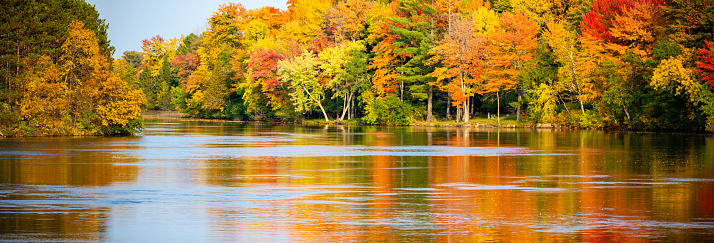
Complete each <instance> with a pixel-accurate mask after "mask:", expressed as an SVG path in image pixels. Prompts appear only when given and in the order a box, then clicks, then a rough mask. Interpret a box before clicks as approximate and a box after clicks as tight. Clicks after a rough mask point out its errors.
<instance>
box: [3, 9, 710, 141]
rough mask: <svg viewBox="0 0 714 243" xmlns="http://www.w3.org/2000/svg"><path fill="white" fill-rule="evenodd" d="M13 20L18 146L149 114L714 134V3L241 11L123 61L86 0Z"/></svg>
mask: <svg viewBox="0 0 714 243" xmlns="http://www.w3.org/2000/svg"><path fill="white" fill-rule="evenodd" d="M5 2H8V1H5ZM15 2H17V3H15ZM21 3H22V4H26V5H25V6H22V4H21ZM17 5H20V7H14V6H17ZM40 8H44V9H43V10H39V9H40ZM67 8H70V9H74V10H76V11H61V10H62V9H67ZM3 11H4V12H5V13H3V14H2V16H3V17H2V18H8V19H7V20H3V23H2V30H0V31H1V32H0V64H3V65H2V67H1V68H0V70H1V71H0V72H1V73H0V76H2V81H3V82H2V84H0V85H1V87H2V93H0V105H1V106H2V108H0V109H1V110H0V116H2V117H1V119H2V121H0V122H1V124H0V131H2V132H3V133H4V134H20V135H23V134H24V135H32V134H35V135H37V134H39V135H62V134H115V133H126V132H135V131H138V130H141V127H142V125H141V122H142V121H141V115H140V112H141V110H176V111H179V112H181V113H182V114H183V115H184V116H187V117H196V118H211V119H235V120H246V121H274V122H300V121H304V120H321V121H326V122H347V121H356V122H358V123H361V124H386V125H408V124H414V123H415V122H427V123H430V122H437V121H453V122H456V123H469V121H470V119H473V118H475V117H482V118H483V117H488V116H491V115H494V116H495V119H496V122H497V123H499V124H500V122H501V119H502V117H503V116H504V115H509V116H511V117H515V119H516V120H517V122H518V123H519V124H521V125H523V126H531V125H535V124H539V123H547V124H557V125H560V126H563V127H571V128H599V129H620V130H651V131H687V132H714V94H713V93H712V92H713V91H714V62H713V60H712V58H713V57H714V54H713V53H712V51H713V50H714V45H713V44H712V42H711V41H712V40H713V39H714V38H713V37H714V36H713V34H714V0H554V1H550V0H531V1H524V0H486V1H482V0H402V1H371V0H290V1H288V3H287V10H280V9H278V8H274V7H269V6H266V7H261V8H256V9H246V8H245V7H244V6H243V5H241V4H237V3H228V4H224V5H221V6H220V7H219V9H217V10H216V12H214V13H213V15H212V16H210V18H208V27H207V29H206V30H205V31H203V32H202V33H191V34H188V35H185V36H181V37H180V38H163V37H161V36H159V35H157V36H154V37H149V38H147V39H145V40H143V42H142V48H141V50H140V51H139V50H137V51H127V52H124V53H123V55H122V57H121V58H120V59H117V60H114V59H113V58H112V57H111V55H112V53H113V49H112V47H111V46H110V45H109V41H108V40H107V38H106V24H105V23H104V20H102V19H100V18H99V16H98V14H97V13H96V11H95V10H94V9H93V7H92V6H90V5H88V4H86V3H84V2H82V1H72V0H45V1H9V3H3Z"/></svg>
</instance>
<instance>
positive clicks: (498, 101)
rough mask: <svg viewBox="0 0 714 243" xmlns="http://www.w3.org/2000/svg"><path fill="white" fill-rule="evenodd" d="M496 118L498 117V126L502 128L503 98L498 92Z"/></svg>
mask: <svg viewBox="0 0 714 243" xmlns="http://www.w3.org/2000/svg"><path fill="white" fill-rule="evenodd" d="M496 116H497V117H498V118H497V122H498V126H499V127H500V126H501V98H500V96H499V95H498V91H496Z"/></svg>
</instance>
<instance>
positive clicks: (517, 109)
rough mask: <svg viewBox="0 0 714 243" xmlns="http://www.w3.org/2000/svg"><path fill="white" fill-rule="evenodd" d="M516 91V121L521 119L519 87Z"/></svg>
mask: <svg viewBox="0 0 714 243" xmlns="http://www.w3.org/2000/svg"><path fill="white" fill-rule="evenodd" d="M516 91H518V107H517V108H516V121H520V120H521V89H519V88H516Z"/></svg>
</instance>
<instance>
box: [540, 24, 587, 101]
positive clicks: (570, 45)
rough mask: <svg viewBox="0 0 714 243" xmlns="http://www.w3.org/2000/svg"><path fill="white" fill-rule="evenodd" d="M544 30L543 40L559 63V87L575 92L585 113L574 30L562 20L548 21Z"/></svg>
mask: <svg viewBox="0 0 714 243" xmlns="http://www.w3.org/2000/svg"><path fill="white" fill-rule="evenodd" d="M547 28H548V29H547V30H545V31H544V37H545V40H546V41H547V43H548V46H549V47H550V48H551V49H552V50H553V54H554V56H555V58H556V60H557V61H558V63H559V64H560V67H559V68H558V80H559V83H560V85H559V86H560V87H562V88H563V89H567V90H569V91H571V92H575V93H576V94H577V96H576V98H577V100H578V103H580V111H581V113H585V106H584V104H583V99H582V85H581V84H580V77H579V73H578V71H577V70H578V52H579V50H578V40H577V34H576V32H575V31H572V30H568V29H567V27H566V25H565V24H563V23H562V22H550V23H548V25H547Z"/></svg>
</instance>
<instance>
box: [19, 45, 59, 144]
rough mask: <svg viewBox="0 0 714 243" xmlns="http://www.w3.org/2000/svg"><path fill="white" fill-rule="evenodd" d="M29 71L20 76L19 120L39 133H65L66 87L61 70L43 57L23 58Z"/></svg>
mask: <svg viewBox="0 0 714 243" xmlns="http://www.w3.org/2000/svg"><path fill="white" fill-rule="evenodd" d="M27 59H28V60H27V62H26V63H25V64H26V65H27V66H28V67H30V68H29V70H27V71H25V72H24V73H23V74H22V76H21V81H22V83H23V85H24V89H23V92H22V93H23V97H22V99H21V102H20V104H19V106H20V116H21V119H22V120H24V121H25V122H27V123H29V124H28V125H30V126H31V127H36V128H37V129H36V130H37V131H38V132H39V133H40V134H44V135H64V134H67V133H68V132H69V131H67V127H68V126H69V125H71V124H66V122H65V119H64V118H65V117H66V116H67V115H68V114H69V109H67V101H66V93H67V90H68V86H67V83H66V82H63V81H62V79H61V72H60V70H59V69H58V68H57V66H56V65H55V64H54V63H52V62H51V61H50V58H49V57H47V56H42V57H38V58H33V59H30V58H27Z"/></svg>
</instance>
